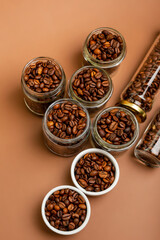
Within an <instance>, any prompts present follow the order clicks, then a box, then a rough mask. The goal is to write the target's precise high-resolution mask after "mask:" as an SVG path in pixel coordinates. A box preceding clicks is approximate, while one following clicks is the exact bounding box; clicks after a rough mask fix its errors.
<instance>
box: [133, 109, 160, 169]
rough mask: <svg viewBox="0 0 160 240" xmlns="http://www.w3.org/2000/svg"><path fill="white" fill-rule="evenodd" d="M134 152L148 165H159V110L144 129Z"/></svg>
mask: <svg viewBox="0 0 160 240" xmlns="http://www.w3.org/2000/svg"><path fill="white" fill-rule="evenodd" d="M134 154H135V157H136V158H137V159H138V160H139V161H140V162H141V163H144V164H146V165H147V166H150V167H160V110H159V111H158V113H157V114H156V115H155V117H154V118H153V120H152V121H151V122H150V124H149V125H148V127H147V129H146V130H145V132H144V134H143V136H142V138H141V139H140V141H139V142H138V144H137V146H136V147H135V150H134Z"/></svg>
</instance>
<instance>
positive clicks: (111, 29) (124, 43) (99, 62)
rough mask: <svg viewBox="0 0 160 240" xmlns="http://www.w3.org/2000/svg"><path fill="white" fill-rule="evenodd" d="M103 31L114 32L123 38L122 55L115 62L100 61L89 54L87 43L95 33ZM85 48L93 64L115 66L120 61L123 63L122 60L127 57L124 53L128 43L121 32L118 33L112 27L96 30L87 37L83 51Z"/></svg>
mask: <svg viewBox="0 0 160 240" xmlns="http://www.w3.org/2000/svg"><path fill="white" fill-rule="evenodd" d="M101 30H108V31H112V32H114V33H115V34H117V35H119V36H120V37H121V38H122V41H123V49H122V51H121V53H120V55H119V56H118V57H117V58H115V59H113V60H109V61H102V60H98V59H96V58H94V57H92V55H91V54H90V53H89V51H88V47H87V43H88V41H89V39H90V37H91V36H92V35H93V34H94V33H95V32H97V31H101ZM84 48H86V51H87V54H88V55H89V57H90V59H91V60H92V61H93V62H96V63H98V64H107V63H109V64H114V63H117V61H118V60H121V61H122V60H123V59H124V57H125V54H124V51H125V49H126V42H125V39H124V37H123V36H122V34H121V33H120V32H119V31H117V30H116V29H114V28H110V27H100V28H96V29H95V30H93V31H92V32H91V33H90V34H89V35H88V36H87V38H86V40H85V43H84V47H83V49H84ZM117 64H119V63H117ZM114 66H116V64H115V65H114Z"/></svg>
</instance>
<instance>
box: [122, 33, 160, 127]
mask: <svg viewBox="0 0 160 240" xmlns="http://www.w3.org/2000/svg"><path fill="white" fill-rule="evenodd" d="M159 89H160V34H159V35H158V37H157V38H156V40H155V41H154V43H153V44H152V46H151V48H150V50H149V51H148V53H147V55H146V56H145V58H144V60H143V61H142V63H141V64H140V66H139V68H138V69H137V71H136V73H135V74H134V76H133V77H132V79H131V81H130V83H129V84H128V85H127V87H126V88H125V90H124V91H123V92H122V95H121V97H120V99H121V101H120V103H119V105H121V106H124V107H126V108H128V109H129V110H131V111H132V112H133V113H134V114H135V115H136V116H137V119H138V121H139V122H143V121H145V119H146V112H149V111H150V110H151V109H152V104H153V102H154V98H155V95H156V94H157V93H158V90H159Z"/></svg>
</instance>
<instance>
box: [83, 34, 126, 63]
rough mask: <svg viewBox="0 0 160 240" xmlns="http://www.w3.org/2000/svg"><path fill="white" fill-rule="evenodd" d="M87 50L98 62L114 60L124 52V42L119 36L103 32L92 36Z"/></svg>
mask: <svg viewBox="0 0 160 240" xmlns="http://www.w3.org/2000/svg"><path fill="white" fill-rule="evenodd" d="M87 48H88V51H89V53H90V54H91V56H92V57H94V58H96V59H97V60H100V61H109V60H114V59H116V58H117V57H118V56H119V55H120V54H121V52H122V50H123V40H122V38H121V37H120V36H119V35H115V34H112V33H110V32H109V31H106V30H103V31H101V32H99V33H97V34H95V33H94V34H93V35H91V37H90V39H89V41H88V44H87Z"/></svg>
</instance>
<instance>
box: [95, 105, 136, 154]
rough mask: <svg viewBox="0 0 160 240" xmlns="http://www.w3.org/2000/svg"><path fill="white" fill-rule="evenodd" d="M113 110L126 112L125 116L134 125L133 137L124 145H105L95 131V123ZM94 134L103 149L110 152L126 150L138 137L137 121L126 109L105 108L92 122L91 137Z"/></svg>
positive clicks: (117, 107)
mask: <svg viewBox="0 0 160 240" xmlns="http://www.w3.org/2000/svg"><path fill="white" fill-rule="evenodd" d="M113 109H119V110H122V111H124V112H126V113H127V114H129V115H130V117H131V120H132V122H133V123H134V124H135V131H134V135H133V137H132V139H131V140H130V141H129V142H127V143H124V144H120V145H114V144H110V143H107V142H106V141H104V140H103V139H102V138H101V136H100V135H99V133H98V131H97V121H98V120H99V119H100V117H101V116H102V115H103V114H104V113H106V112H109V111H111V110H113ZM94 134H96V136H97V137H98V142H100V143H101V144H103V145H105V147H106V148H107V149H110V150H111V151H112V150H113V151H120V150H126V149H128V147H131V146H132V145H133V144H134V143H135V141H136V140H137V138H138V136H139V125H138V121H137V119H136V117H135V116H134V114H133V113H132V112H130V111H129V110H128V109H126V108H123V107H120V106H113V107H109V108H105V109H104V110H103V111H101V112H100V113H99V114H98V115H97V116H96V117H95V119H94V122H93V129H92V135H94Z"/></svg>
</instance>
